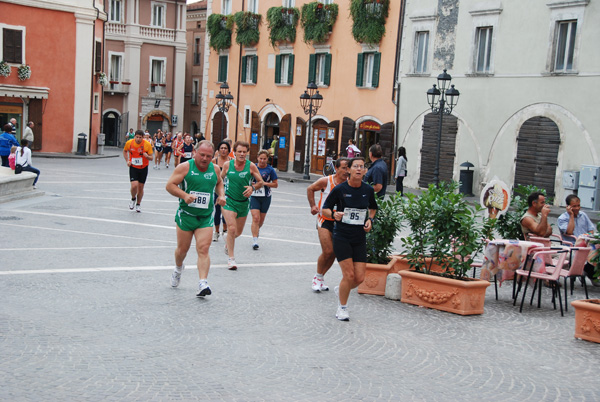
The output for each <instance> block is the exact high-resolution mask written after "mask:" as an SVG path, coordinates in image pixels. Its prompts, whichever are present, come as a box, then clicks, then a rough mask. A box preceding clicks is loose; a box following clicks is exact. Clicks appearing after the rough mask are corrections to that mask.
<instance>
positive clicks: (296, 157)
mask: <svg viewBox="0 0 600 402" xmlns="http://www.w3.org/2000/svg"><path fill="white" fill-rule="evenodd" d="M294 160H295V161H296V162H300V152H296V153H295V154H294Z"/></svg>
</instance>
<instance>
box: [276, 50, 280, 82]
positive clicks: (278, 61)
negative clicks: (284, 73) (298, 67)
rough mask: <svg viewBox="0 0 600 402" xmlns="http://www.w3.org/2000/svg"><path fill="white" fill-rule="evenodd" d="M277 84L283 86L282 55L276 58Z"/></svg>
mask: <svg viewBox="0 0 600 402" xmlns="http://www.w3.org/2000/svg"><path fill="white" fill-rule="evenodd" d="M275 84H281V55H280V54H278V55H277V56H275Z"/></svg>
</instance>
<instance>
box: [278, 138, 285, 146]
mask: <svg viewBox="0 0 600 402" xmlns="http://www.w3.org/2000/svg"><path fill="white" fill-rule="evenodd" d="M279 148H285V137H279Z"/></svg>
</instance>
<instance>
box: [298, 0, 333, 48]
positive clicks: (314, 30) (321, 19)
mask: <svg viewBox="0 0 600 402" xmlns="http://www.w3.org/2000/svg"><path fill="white" fill-rule="evenodd" d="M338 10H339V8H338V5H337V4H323V3H321V2H319V1H314V2H312V3H306V4H304V5H303V6H302V16H301V20H300V21H301V24H302V28H304V42H306V43H323V42H325V41H326V40H327V38H328V37H329V32H331V30H332V29H333V24H335V20H336V19H337V15H338Z"/></svg>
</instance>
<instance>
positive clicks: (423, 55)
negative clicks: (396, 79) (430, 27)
mask: <svg viewBox="0 0 600 402" xmlns="http://www.w3.org/2000/svg"><path fill="white" fill-rule="evenodd" d="M428 56H429V31H421V32H417V33H416V35H415V50H414V57H413V72H414V73H415V74H426V73H427V72H428V71H429V70H428Z"/></svg>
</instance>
